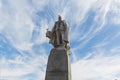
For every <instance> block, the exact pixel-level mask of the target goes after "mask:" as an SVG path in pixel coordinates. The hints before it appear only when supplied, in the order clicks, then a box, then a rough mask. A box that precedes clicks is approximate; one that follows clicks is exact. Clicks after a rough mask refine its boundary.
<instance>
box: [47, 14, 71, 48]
mask: <svg viewBox="0 0 120 80" xmlns="http://www.w3.org/2000/svg"><path fill="white" fill-rule="evenodd" d="M68 31H69V29H68V27H67V24H66V23H65V21H64V20H62V19H61V16H59V17H58V21H56V22H55V24H54V26H53V28H52V31H48V30H47V33H46V37H48V38H49V39H50V41H49V43H50V44H52V45H53V46H54V47H58V46H64V47H65V48H67V49H68V48H69V45H68V43H69V40H68V39H69V38H68Z"/></svg>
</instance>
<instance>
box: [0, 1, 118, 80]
mask: <svg viewBox="0 0 120 80" xmlns="http://www.w3.org/2000/svg"><path fill="white" fill-rule="evenodd" d="M58 15H61V16H62V19H63V20H65V21H66V23H67V25H68V27H69V28H70V31H69V32H70V47H71V49H70V61H71V74H72V80H115V79H117V80H120V0H0V80H45V72H46V66H47V60H48V56H49V53H50V50H51V49H52V48H53V46H52V45H51V44H49V39H48V38H47V37H46V35H45V33H46V31H47V28H48V29H49V30H51V29H52V27H53V25H54V22H55V21H57V18H58Z"/></svg>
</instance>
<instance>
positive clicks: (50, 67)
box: [45, 16, 71, 80]
mask: <svg viewBox="0 0 120 80" xmlns="http://www.w3.org/2000/svg"><path fill="white" fill-rule="evenodd" d="M68 33H69V29H68V27H67V24H66V23H65V21H64V20H62V19H61V16H59V17H58V21H56V22H55V24H54V26H53V28H52V30H51V31H48V30H47V32H46V37H48V38H49V39H50V41H49V43H50V44H52V45H53V46H54V48H53V49H51V51H50V55H49V57H48V62H47V68H46V75H45V80H71V66H70V59H69V53H70V52H69V51H70V48H69V34H68Z"/></svg>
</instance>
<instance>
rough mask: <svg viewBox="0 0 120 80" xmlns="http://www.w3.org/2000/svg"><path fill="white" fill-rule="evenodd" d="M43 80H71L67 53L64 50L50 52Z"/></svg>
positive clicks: (55, 49) (58, 49)
mask: <svg viewBox="0 0 120 80" xmlns="http://www.w3.org/2000/svg"><path fill="white" fill-rule="evenodd" d="M45 80H71V71H70V62H69V52H68V51H67V50H66V49H65V48H53V49H52V50H51V52H50V55H49V58H48V64H47V69H46V76H45Z"/></svg>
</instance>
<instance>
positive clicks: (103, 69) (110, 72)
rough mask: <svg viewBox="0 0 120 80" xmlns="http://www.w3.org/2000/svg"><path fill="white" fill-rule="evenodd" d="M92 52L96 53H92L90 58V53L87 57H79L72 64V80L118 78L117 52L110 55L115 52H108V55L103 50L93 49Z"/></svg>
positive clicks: (111, 79) (108, 79) (119, 66)
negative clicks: (79, 58)
mask: <svg viewBox="0 0 120 80" xmlns="http://www.w3.org/2000/svg"><path fill="white" fill-rule="evenodd" d="M116 51H118V50H116ZM94 53H95V54H96V55H92V58H90V57H91V55H90V56H89V57H88V59H86V58H85V59H81V60H78V61H77V62H76V63H73V64H72V77H73V80H80V79H81V80H114V79H120V75H119V74H120V65H119V64H120V61H119V58H120V56H119V55H117V54H116V55H111V56H110V54H115V52H111V53H109V56H107V55H105V54H107V53H106V52H104V51H95V52H94ZM101 54H102V55H101ZM76 70H77V71H76Z"/></svg>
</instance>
